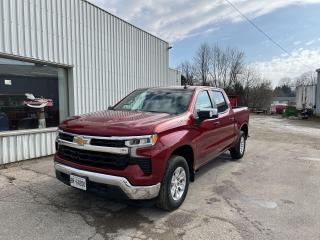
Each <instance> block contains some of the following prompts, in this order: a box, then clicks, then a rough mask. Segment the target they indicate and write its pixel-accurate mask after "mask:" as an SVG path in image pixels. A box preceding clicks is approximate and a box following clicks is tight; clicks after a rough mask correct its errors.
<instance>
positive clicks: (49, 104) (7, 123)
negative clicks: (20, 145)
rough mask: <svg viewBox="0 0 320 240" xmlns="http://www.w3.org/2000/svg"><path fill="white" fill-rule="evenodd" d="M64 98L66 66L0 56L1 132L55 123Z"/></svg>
mask: <svg viewBox="0 0 320 240" xmlns="http://www.w3.org/2000/svg"><path fill="white" fill-rule="evenodd" d="M67 99H68V98H67V70H66V69H63V68H57V67H53V66H49V65H45V64H38V63H31V62H25V61H18V60H12V59H6V58H0V132H1V131H14V130H26V129H37V128H48V127H57V126H58V124H59V122H60V121H61V120H63V119H64V118H66V117H67V115H68V112H69V111H68V100H67Z"/></svg>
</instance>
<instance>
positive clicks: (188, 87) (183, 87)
mask: <svg viewBox="0 0 320 240" xmlns="http://www.w3.org/2000/svg"><path fill="white" fill-rule="evenodd" d="M140 89H168V90H193V91H194V90H199V89H216V90H222V89H221V88H216V87H211V86H187V87H186V88H185V86H165V87H149V88H140Z"/></svg>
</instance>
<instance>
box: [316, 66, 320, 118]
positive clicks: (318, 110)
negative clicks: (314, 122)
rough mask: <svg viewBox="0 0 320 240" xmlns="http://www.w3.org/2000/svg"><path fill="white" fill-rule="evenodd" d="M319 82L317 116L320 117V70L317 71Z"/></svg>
mask: <svg viewBox="0 0 320 240" xmlns="http://www.w3.org/2000/svg"><path fill="white" fill-rule="evenodd" d="M317 73H318V81H317V89H316V115H317V116H319V117H320V69H318V70H317Z"/></svg>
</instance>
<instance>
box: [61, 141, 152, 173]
mask: <svg viewBox="0 0 320 240" xmlns="http://www.w3.org/2000/svg"><path fill="white" fill-rule="evenodd" d="M58 155H59V156H60V157H61V158H63V159H65V160H68V161H71V162H74V163H79V164H83V165H87V166H93V167H107V168H108V167H111V168H115V169H124V168H125V167H127V166H128V165H129V164H130V165H138V166H139V167H140V168H141V170H142V171H143V172H144V173H145V174H151V173H152V162H151V159H150V158H137V157H130V155H120V154H112V153H105V152H95V151H87V150H81V149H76V148H72V147H67V146H64V145H60V146H59V148H58Z"/></svg>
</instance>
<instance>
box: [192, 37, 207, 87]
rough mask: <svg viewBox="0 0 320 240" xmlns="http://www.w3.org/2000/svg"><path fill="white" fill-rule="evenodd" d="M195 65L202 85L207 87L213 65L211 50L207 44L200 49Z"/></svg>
mask: <svg viewBox="0 0 320 240" xmlns="http://www.w3.org/2000/svg"><path fill="white" fill-rule="evenodd" d="M194 63H195V67H196V71H197V74H198V75H199V78H200V79H201V82H202V85H207V84H208V76H209V69H210V64H211V48H210V46H209V45H208V44H207V43H204V44H202V45H201V46H200V48H199V49H198V51H197V53H196V56H195V57H194Z"/></svg>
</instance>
